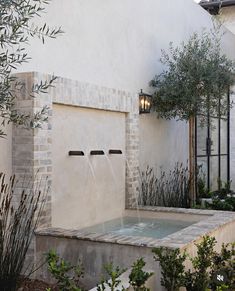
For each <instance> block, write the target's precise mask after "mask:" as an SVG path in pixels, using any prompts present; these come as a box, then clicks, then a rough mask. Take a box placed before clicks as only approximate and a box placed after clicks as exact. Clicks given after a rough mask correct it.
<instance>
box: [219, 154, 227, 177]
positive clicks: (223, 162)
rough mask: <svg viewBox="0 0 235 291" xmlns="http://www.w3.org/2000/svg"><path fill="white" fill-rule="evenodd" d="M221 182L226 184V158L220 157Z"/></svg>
mask: <svg viewBox="0 0 235 291" xmlns="http://www.w3.org/2000/svg"><path fill="white" fill-rule="evenodd" d="M220 168H221V178H220V179H221V181H222V182H227V180H228V157H227V156H221V166H220Z"/></svg>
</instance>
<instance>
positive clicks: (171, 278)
mask: <svg viewBox="0 0 235 291" xmlns="http://www.w3.org/2000/svg"><path fill="white" fill-rule="evenodd" d="M153 252H154V254H155V256H154V258H155V260H156V261H159V263H160V266H161V274H162V278H161V284H162V286H164V287H165V288H166V290H167V291H178V290H179V288H180V287H181V286H184V279H185V277H184V265H183V264H184V262H185V259H186V253H183V254H181V253H180V250H179V249H169V248H166V247H159V248H155V249H153Z"/></svg>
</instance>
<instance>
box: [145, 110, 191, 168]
mask: <svg viewBox="0 0 235 291" xmlns="http://www.w3.org/2000/svg"><path fill="white" fill-rule="evenodd" d="M140 141H142V142H141V143H140V152H141V160H140V168H141V170H145V169H146V167H147V166H150V167H153V168H155V169H156V170H157V171H159V170H160V167H161V168H163V169H172V168H173V167H174V165H175V163H177V162H183V163H185V164H186V163H187V160H188V158H189V152H188V150H189V146H188V141H189V139H188V124H186V123H184V122H171V121H165V120H162V119H158V118H157V116H156V115H155V114H154V113H152V114H146V115H141V116H140Z"/></svg>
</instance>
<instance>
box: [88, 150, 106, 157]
mask: <svg viewBox="0 0 235 291" xmlns="http://www.w3.org/2000/svg"><path fill="white" fill-rule="evenodd" d="M90 155H92V156H97V155H98V156H99V155H104V151H102V150H95V151H90Z"/></svg>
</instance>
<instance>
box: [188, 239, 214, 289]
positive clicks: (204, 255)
mask: <svg viewBox="0 0 235 291" xmlns="http://www.w3.org/2000/svg"><path fill="white" fill-rule="evenodd" d="M215 243H216V240H215V238H214V237H209V236H205V237H203V240H202V242H201V243H199V244H196V246H197V256H196V257H194V258H191V261H192V265H193V269H194V270H193V271H191V270H188V271H187V272H186V273H185V286H186V289H187V290H190V291H199V290H200V291H205V290H207V288H208V286H209V283H210V274H209V271H208V269H209V268H210V267H211V266H212V263H213V257H214V255H215V252H214V246H215Z"/></svg>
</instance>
